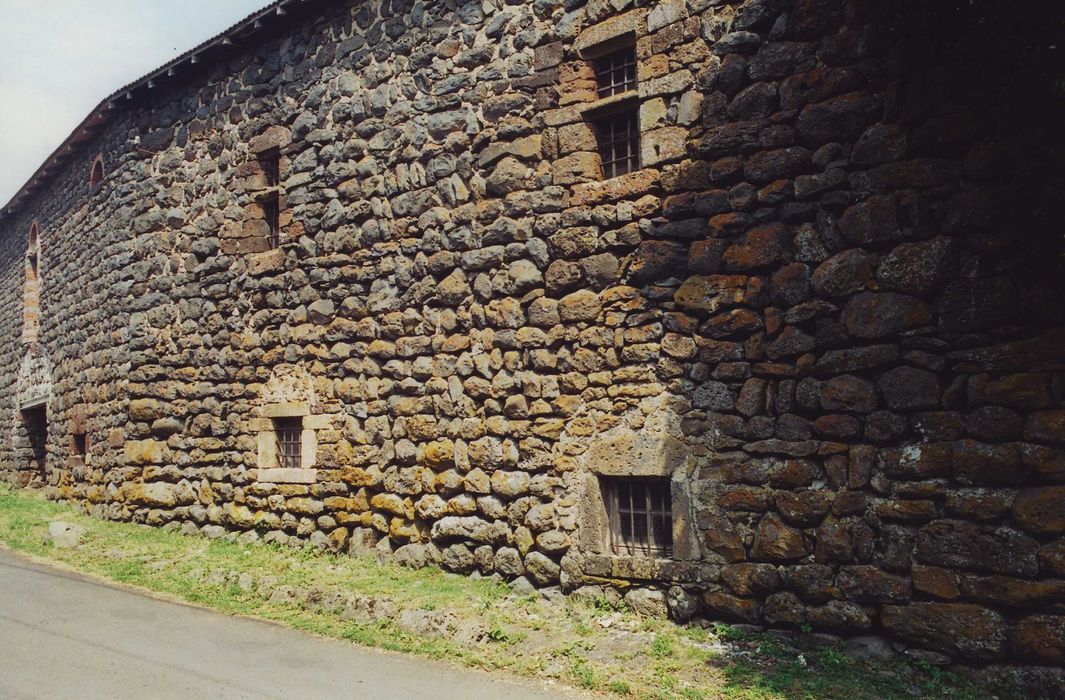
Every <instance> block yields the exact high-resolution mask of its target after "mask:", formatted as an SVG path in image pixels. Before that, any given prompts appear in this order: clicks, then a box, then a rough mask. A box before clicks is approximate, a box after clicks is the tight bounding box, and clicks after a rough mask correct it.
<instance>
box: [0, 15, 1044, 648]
mask: <svg viewBox="0 0 1065 700" xmlns="http://www.w3.org/2000/svg"><path fill="white" fill-rule="evenodd" d="M881 4H882V3H873V2H852V3H844V2H834V1H831V0H829V1H824V0H818V1H811V2H807V1H804V0H796V1H795V2H784V1H783V0H781V1H779V2H777V1H773V0H767V1H763V2H757V1H755V0H747V1H745V2H738V3H727V2H718V1H713V0H689V1H688V2H686V3H685V2H681V1H680V0H666V1H664V2H659V3H651V4H647V3H635V6H634V3H633V2H631V0H613V1H612V2H605V1H598V0H594V1H592V2H588V3H582V2H579V1H573V2H570V1H567V2H565V3H562V2H551V1H547V0H544V1H539V0H538V1H537V2H532V3H519V4H504V3H496V2H484V3H473V2H459V3H456V2H431V3H419V2H403V1H401V0H392V1H391V2H390V1H387V0H386V1H385V2H382V3H369V2H357V3H343V2H341V3H335V4H334V5H331V7H332V9H329V10H328V11H323V12H322V13H321V15H320V16H319V17H317V18H316V19H315V20H314V21H306V22H300V23H298V24H296V25H294V26H292V27H291V28H289V30H288V31H286V32H284V33H282V34H280V35H278V36H272V37H267V38H265V39H263V40H261V41H258V42H257V43H255V44H254V46H253V47H250V48H249V49H248V50H247V51H246V52H238V53H236V54H235V55H234V57H233V58H231V59H229V60H227V61H224V62H221V63H217V64H215V65H213V66H211V67H207V68H205V69H204V70H205V72H204V73H203V74H202V75H199V76H196V77H194V78H190V79H189V80H188V81H187V82H185V83H184V84H182V85H180V86H178V87H169V88H164V89H161V90H160V92H159V94H158V95H156V96H154V97H153V99H152V100H151V101H150V102H147V103H145V104H142V105H140V106H138V107H136V108H135V109H130V110H128V111H126V112H123V113H122V116H121V117H116V118H114V122H113V124H112V125H111V126H110V127H109V128H108V130H107V131H106V132H105V134H104V136H102V137H100V142H99V143H94V144H90V145H89V146H87V147H86V153H85V157H84V163H83V164H82V163H79V164H78V165H77V166H75V167H72V168H71V169H70V171H69V172H68V173H67V174H64V175H62V176H61V177H58V178H57V179H55V180H54V181H53V182H52V184H51V185H50V187H49V188H47V189H46V190H45V191H43V192H41V193H40V194H38V195H37V196H36V198H35V200H34V202H33V204H32V205H31V206H30V207H29V209H28V210H26V211H24V212H22V213H20V214H19V215H18V216H15V217H11V218H8V219H5V220H4V221H3V222H2V223H0V227H2V229H3V231H2V235H0V241H2V242H0V251H2V261H0V262H2V265H3V273H2V274H3V279H4V281H5V285H4V290H5V291H4V297H3V300H2V307H0V308H2V313H3V315H4V319H5V323H4V329H5V330H4V331H3V333H4V336H3V344H2V347H0V351H2V352H3V354H4V357H5V358H8V359H9V363H8V366H9V367H14V366H16V365H17V364H18V362H19V358H20V357H21V355H22V354H23V352H24V351H23V348H22V346H21V344H20V342H19V337H18V334H17V333H16V332H15V331H14V330H13V329H14V328H15V327H16V326H17V325H18V322H17V321H15V320H14V319H16V318H18V319H21V294H20V292H19V290H20V289H21V285H20V282H21V277H20V275H21V274H22V269H23V268H22V267H21V265H22V261H23V258H24V253H25V245H26V235H27V234H26V232H27V231H28V229H29V226H30V222H31V220H32V219H33V218H36V219H37V220H38V221H39V222H40V226H41V232H42V233H41V238H42V246H43V250H44V251H45V252H44V255H43V260H44V262H42V279H43V282H42V285H43V287H42V288H43V303H42V311H41V328H42V340H41V342H40V343H39V344H38V348H39V352H41V353H42V354H43V355H45V356H47V357H48V358H50V362H51V367H52V370H51V371H52V373H53V374H54V376H53V387H52V394H51V400H50V403H49V411H50V413H49V420H50V433H49V440H50V443H49V471H48V473H47V481H48V483H49V484H50V486H51V490H50V493H51V494H52V495H54V496H55V497H56V498H61V499H68V500H72V501H77V502H81V503H84V504H86V506H87V507H88V508H90V509H91V510H92V512H94V513H96V514H98V515H101V516H103V517H109V518H117V519H127V520H134V521H138V522H146V523H150V524H154V525H161V526H166V527H180V528H182V529H184V530H187V531H201V532H204V533H205V534H208V535H211V536H218V535H221V534H223V533H225V532H227V531H229V532H240V533H243V534H242V535H241V537H246V538H251V539H257V538H260V537H261V538H264V539H267V540H270V541H303V540H309V541H311V542H313V543H316V544H318V545H320V546H322V547H328V548H331V549H334V550H341V549H348V548H350V549H353V550H358V549H361V548H365V547H377V548H378V549H390V550H395V551H396V555H397V556H398V557H399V558H400V559H401V560H404V561H407V562H411V563H419V562H424V561H438V562H440V563H441V564H442V565H443V566H444V567H446V568H448V569H451V570H454V571H459V572H471V571H473V570H475V569H476V570H479V571H481V572H484V573H490V572H498V573H500V574H501V575H503V576H505V577H508V578H514V577H518V576H525V577H527V578H528V579H529V580H531V581H532V582H533V583H534V584H535V585H538V586H552V585H561V586H562V587H563V588H564V589H565V590H567V591H571V590H582V592H583V593H585V594H596V592H597V591H600V592H602V593H603V594H604V595H606V594H607V592H608V591H611V590H615V589H616V590H621V591H625V590H639V591H641V592H640V593H630V594H629V596H630V600H632V601H633V602H634V603H636V604H639V605H641V606H644V607H646V606H648V605H650V606H654V605H656V604H657V605H664V604H665V603H667V602H668V604H669V606H670V608H671V610H672V612H673V614H674V615H675V616H676V617H678V618H686V617H688V616H690V615H692V614H696V613H700V614H703V615H706V616H709V617H713V618H729V619H736V620H741V621H749V622H757V623H768V624H773V625H789V626H801V627H805V626H806V625H809V626H811V627H813V628H815V629H819V630H826V631H833V632H839V633H847V634H854V633H866V632H872V633H883V634H888V635H891V636H893V637H895V638H896V639H897V640H900V641H902V642H904V643H906V644H909V645H912V646H913V647H914V648H915V649H916V650H918V653H920V654H924V655H925V657H926V658H930V659H933V660H936V659H938V658H940V657H938V656H936V654H943V655H947V656H950V657H957V658H963V659H966V660H974V661H981V662H982V661H995V660H998V659H1004V658H1011V659H1013V660H1014V661H1018V662H1025V663H1034V664H1047V665H1061V664H1062V663H1063V661H1065V609H1063V607H1062V603H1061V601H1062V600H1063V598H1065V539H1063V533H1065V510H1063V509H1065V361H1063V353H1062V351H1061V342H1062V340H1063V339H1065V334H1063V332H1062V329H1063V327H1065V324H1063V323H1062V320H1063V319H1062V310H1061V306H1060V304H1056V303H1055V298H1056V295H1057V294H1059V293H1060V291H1061V288H1062V281H1061V272H1062V267H1061V258H1060V253H1061V245H1060V244H1061V241H1060V234H1059V233H1055V232H1054V231H1053V229H1052V228H1051V226H1052V224H1053V222H1054V221H1055V217H1054V216H1053V215H1052V213H1053V208H1052V203H1053V202H1054V201H1055V200H1054V198H1053V197H1052V196H1049V195H1050V194H1051V193H1052V192H1054V191H1057V190H1059V189H1060V183H1061V175H1060V173H1057V172H1055V171H1054V170H1053V169H1052V168H1051V167H1049V164H1052V163H1053V161H1054V159H1055V158H1056V157H1057V155H1060V152H1057V151H1055V150H1054V142H1053V141H1052V140H1050V139H1049V137H1048V136H1047V135H1048V134H1050V133H1051V125H1052V124H1053V123H1054V119H1055V118H1056V114H1057V113H1056V112H1055V111H1054V107H1053V104H1054V99H1053V97H1054V96H1053V93H1052V90H1053V84H1054V80H1053V76H1049V75H1044V74H1042V73H1040V69H1039V68H1031V67H1030V66H1032V65H1037V66H1038V65H1042V64H1041V63H1040V62H1039V61H1038V60H1037V59H1038V58H1039V56H1040V55H1041V54H1040V53H1039V52H1040V51H1042V50H1044V49H1045V45H1042V44H1039V41H1038V37H1039V33H1038V31H1037V32H1035V33H1034V34H1032V33H1030V32H1027V30H1028V29H1031V28H1032V27H1035V28H1038V27H1039V26H1040V23H1039V21H1038V20H1039V18H1034V17H1031V16H1026V17H1025V16H1022V17H1017V16H1012V15H1011V16H1010V17H1009V18H1007V19H1009V21H1003V18H1002V17H998V16H994V17H992V18H991V19H993V20H994V21H991V22H988V21H986V20H987V19H988V17H986V16H984V15H982V14H981V13H986V12H990V10H987V9H986V8H984V7H981V6H979V4H978V5H977V7H967V8H963V9H957V10H947V9H934V10H928V9H924V8H922V7H920V6H918V5H914V6H913V7H910V6H909V4H908V3H902V4H900V5H898V6H897V7H893V8H886V9H885V8H883V7H879V5H881ZM644 5H646V6H644ZM1011 22H1012V23H1011ZM1029 23H1030V24H1031V26H1029ZM1021 29H1024V30H1025V31H1021ZM1026 32H1027V33H1026ZM1022 36H1023V37H1025V38H1024V39H1023V40H1022V39H1020V38H1019V37H1022ZM628 37H631V39H628ZM626 40H634V41H635V45H636V52H637V58H638V74H639V76H638V77H639V88H638V103H639V120H640V129H641V138H642V165H643V168H642V169H640V170H639V171H637V172H635V173H631V174H629V175H624V176H621V177H619V178H615V179H612V180H608V181H602V179H601V177H600V175H599V160H598V156H597V155H596V153H595V150H596V146H595V135H594V132H593V131H592V129H591V127H590V125H589V119H590V112H589V111H588V110H589V108H590V107H603V105H602V104H600V102H599V101H597V99H596V93H595V76H594V72H593V71H592V68H591V65H590V63H589V61H588V57H589V56H592V55H595V53H596V50H597V48H598V47H600V46H602V45H603V44H604V42H605V43H607V44H609V43H610V42H617V41H626ZM1007 49H1009V50H1007ZM1004 55H1006V56H1009V57H1011V59H1012V60H1004V59H1003V56H1004ZM1019 65H1020V66H1025V71H1027V72H1025V73H1024V74H1023V76H1022V75H1021V73H1020V71H1019V69H1018V67H1017V66H1019ZM988 85H993V86H995V88H994V89H989V88H988ZM1059 102H1060V100H1059ZM1018 105H1025V107H1024V109H1020V108H1019V107H1018ZM1036 105H1045V106H1046V108H1045V109H1043V108H1036V107H1035V106H1036ZM607 106H609V105H607ZM1059 111H1060V110H1059ZM1040 145H1041V146H1040ZM97 151H99V152H102V153H103V154H104V162H105V164H106V167H107V170H108V176H107V178H106V179H105V181H104V183H103V184H102V185H101V186H100V187H99V188H98V190H95V191H87V185H84V184H82V183H83V182H87V178H88V168H89V167H90V164H91V160H92V158H93V157H94V156H95V154H96V152H97ZM274 152H276V153H277V154H278V156H279V166H280V187H279V190H278V191H279V193H280V195H279V196H280V209H281V214H280V238H281V246H280V247H279V248H277V249H271V248H270V246H269V244H268V229H269V226H268V223H267V221H268V219H269V214H268V213H267V212H265V211H264V208H263V207H262V206H261V205H260V202H261V197H262V195H263V193H264V192H266V191H268V190H270V187H271V184H270V182H269V181H268V180H269V176H268V173H267V172H266V170H268V168H267V169H264V166H263V162H264V158H270V157H272V156H270V155H269V154H271V153H274ZM82 165H84V167H82ZM82 171H84V172H82ZM1057 220H1060V219H1057ZM2 381H3V382H4V383H5V384H4V387H3V388H4V392H3V400H4V401H5V402H6V403H5V405H4V406H5V408H4V411H5V413H4V415H3V420H4V421H6V426H7V427H6V429H5V430H4V431H3V436H0V451H2V454H3V460H4V465H5V467H6V468H7V469H8V470H9V472H8V473H9V475H10V477H11V478H16V476H17V474H18V473H19V471H18V470H19V469H20V466H22V465H24V463H25V457H24V456H23V455H22V454H20V452H19V449H20V447H19V445H20V444H21V443H20V442H19V440H22V438H20V437H19V436H18V433H19V431H20V430H22V427H21V422H20V421H19V420H18V414H17V410H16V409H15V404H14V401H15V399H14V398H13V396H14V391H13V389H12V387H13V386H14V383H15V378H14V376H13V374H11V373H4V374H3V376H2ZM79 416H84V418H83V419H82V418H80V417H79ZM279 416H298V417H299V418H300V419H301V420H302V426H303V433H304V435H303V438H302V439H303V444H304V446H305V449H304V454H305V455H307V454H308V453H310V454H312V455H313V461H312V463H310V464H309V465H307V468H300V469H291V470H279V469H277V468H276V467H277V465H276V464H274V463H273V462H271V461H270V459H268V458H266V457H264V455H266V456H267V457H268V456H269V455H271V454H272V452H271V450H272V449H273V447H272V445H273V442H272V438H271V435H272V434H271V433H270V430H271V425H272V420H273V419H274V418H276V417H279ZM78 420H83V421H84V425H85V430H86V431H87V432H88V434H89V436H90V445H91V449H90V455H89V457H88V459H87V462H88V464H83V463H82V462H81V461H80V460H79V458H76V457H74V458H69V457H68V452H69V435H70V432H71V430H73V428H71V427H70V426H71V425H73V424H74V423H76V422H77V421H78ZM21 473H23V474H26V473H27V472H26V471H25V470H23V471H22V472H21ZM619 475H620V476H625V475H630V476H660V477H668V478H669V479H670V484H671V488H672V500H673V504H672V505H673V525H674V532H673V552H672V556H671V557H670V558H668V559H649V558H642V557H627V556H618V555H616V554H614V553H612V551H611V550H610V548H609V547H608V546H606V538H605V535H606V531H607V529H608V527H609V526H608V525H607V523H606V522H605V511H604V506H603V503H602V498H601V495H600V489H599V479H600V478H602V477H609V476H619ZM21 480H22V481H23V482H25V481H26V480H27V479H26V478H22V479H21ZM596 587H604V588H602V589H599V588H596ZM648 589H650V590H651V591H652V592H650V593H648Z"/></svg>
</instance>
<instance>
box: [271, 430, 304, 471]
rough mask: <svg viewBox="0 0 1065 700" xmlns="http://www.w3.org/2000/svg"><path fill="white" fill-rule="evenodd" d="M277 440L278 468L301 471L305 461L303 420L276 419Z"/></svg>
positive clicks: (275, 432) (275, 431)
mask: <svg viewBox="0 0 1065 700" xmlns="http://www.w3.org/2000/svg"><path fill="white" fill-rule="evenodd" d="M274 436H275V437H276V438H277V466H279V467H281V468H282V469H299V468H300V466H301V462H302V460H303V419H302V418H274Z"/></svg>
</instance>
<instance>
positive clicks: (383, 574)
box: [0, 484, 1004, 700]
mask: <svg viewBox="0 0 1065 700" xmlns="http://www.w3.org/2000/svg"><path fill="white" fill-rule="evenodd" d="M55 520H62V521H64V522H70V523H75V524H77V525H80V526H82V527H84V528H85V534H84V536H83V537H82V539H81V543H80V544H79V545H78V546H77V547H74V548H69V549H63V548H58V547H55V546H54V545H53V544H51V543H50V542H49V541H47V537H46V533H47V529H48V523H49V522H51V521H55ZM0 542H2V543H3V544H4V545H6V546H7V547H9V548H10V549H12V550H15V551H18V552H24V553H27V554H32V555H36V556H38V557H44V558H47V559H51V560H54V561H57V562H62V563H63V564H66V565H67V566H70V567H72V568H74V569H77V570H80V571H84V572H86V573H90V574H95V575H98V576H102V577H105V578H107V579H110V580H112V581H116V582H120V583H124V584H129V585H133V586H137V587H140V588H144V589H147V590H149V591H154V592H157V593H163V594H166V595H168V596H172V597H176V598H178V599H180V600H183V601H187V602H189V603H193V604H196V605H201V606H204V607H208V608H211V609H214V610H217V611H219V612H223V613H227V614H240V615H247V616H252V617H258V618H263V619H267V620H273V621H275V622H280V623H283V624H286V625H289V626H291V627H294V628H297V629H302V630H307V631H311V632H314V633H317V634H321V635H325V636H328V637H334V638H338V639H346V640H350V641H353V642H355V643H358V644H362V645H365V646H370V647H377V648H381V649H388V650H392V651H398V652H404V653H411V654H418V655H421V656H425V657H429V658H433V659H445V660H449V661H453V662H457V663H460V664H464V665H467V666H471V667H478V668H483V669H488V670H503V671H506V672H509V673H512V674H515V675H519V676H526V677H536V678H540V679H544V678H548V679H554V680H556V681H557V682H559V683H561V684H564V685H569V686H573V687H577V688H582V689H586V690H590V691H595V692H598V693H603V694H607V695H613V696H615V697H632V698H641V699H644V698H646V699H654V700H658V699H662V700H672V699H684V700H695V699H704V698H705V699H707V700H710V699H711V698H713V699H724V700H831V699H835V698H838V699H840V700H903V699H910V698H928V699H929V700H931V699H933V698H935V699H937V700H939V699H941V698H957V699H958V700H978V699H979V700H988V699H989V698H992V697H995V695H994V694H993V693H991V692H990V691H989V690H988V689H984V688H978V687H975V686H972V685H970V684H969V683H967V682H966V681H965V680H964V679H962V678H959V677H957V676H955V675H954V674H952V673H949V672H946V671H940V670H937V669H931V668H927V667H924V668H921V667H917V666H914V665H912V664H909V663H906V662H904V661H902V660H892V661H887V662H885V661H877V662H864V661H859V660H855V659H852V658H850V657H848V656H846V655H844V654H843V653H841V651H840V649H839V648H838V647H836V646H831V645H829V646H825V645H820V644H815V643H814V638H813V637H810V638H804V637H803V636H801V635H800V636H799V637H798V638H796V639H787V638H783V637H781V636H779V635H774V634H772V633H750V632H746V631H740V630H737V629H735V628H732V627H729V626H726V625H718V626H714V627H712V628H709V629H708V628H703V627H699V626H690V627H679V626H677V625H675V624H673V623H671V622H669V621H666V620H652V619H647V618H641V617H639V616H637V615H635V614H632V613H630V612H627V611H618V610H612V609H610V608H609V607H608V606H606V605H605V604H584V603H579V602H577V601H574V600H558V599H545V598H543V597H541V596H540V595H538V594H537V595H529V596H519V595H516V594H514V593H512V592H511V590H510V589H509V588H508V587H507V585H506V584H504V583H502V582H501V581H498V580H496V579H494V578H482V579H474V578H470V577H464V576H456V575H453V574H448V573H445V572H443V571H441V570H439V569H437V568H433V567H429V568H425V569H419V570H410V569H405V568H401V567H399V566H396V565H394V564H391V563H388V562H381V561H378V560H377V559H374V558H372V557H351V556H334V555H329V554H324V553H320V552H316V551H312V550H309V549H289V548H280V547H277V546H273V545H267V544H261V543H251V544H246V543H239V542H233V541H227V540H207V539H204V538H201V537H193V536H186V535H181V534H179V533H176V532H168V531H164V530H160V529H156V528H149V527H145V526H141V525H135V524H131V523H114V522H105V521H101V520H96V519H94V518H90V517H87V516H85V515H82V514H81V513H79V512H77V511H75V510H74V509H73V508H71V507H69V506H65V505H61V504H57V503H53V502H51V501H47V500H45V499H44V498H43V497H42V496H41V495H40V494H37V493H34V492H31V491H23V490H13V489H11V488H10V487H8V486H6V485H3V484H0ZM604 602H605V601H602V602H601V603H604ZM998 697H1004V696H1003V695H999V696H998Z"/></svg>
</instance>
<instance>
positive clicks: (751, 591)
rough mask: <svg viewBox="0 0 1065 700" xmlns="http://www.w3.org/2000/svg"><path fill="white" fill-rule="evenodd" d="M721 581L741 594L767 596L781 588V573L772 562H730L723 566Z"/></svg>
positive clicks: (734, 591) (731, 589) (737, 593)
mask: <svg viewBox="0 0 1065 700" xmlns="http://www.w3.org/2000/svg"><path fill="white" fill-rule="evenodd" d="M721 583H723V584H725V585H726V586H727V587H728V588H729V590H730V591H732V592H733V593H735V594H736V595H740V596H765V595H768V594H770V593H773V592H774V591H776V590H777V589H778V588H780V575H779V574H778V573H777V568H776V567H775V566H773V565H772V564H748V563H744V564H728V565H726V566H723V567H721Z"/></svg>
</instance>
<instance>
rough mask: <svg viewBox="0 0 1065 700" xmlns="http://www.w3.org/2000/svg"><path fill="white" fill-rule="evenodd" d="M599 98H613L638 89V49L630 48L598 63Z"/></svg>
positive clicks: (596, 73) (596, 74)
mask: <svg viewBox="0 0 1065 700" xmlns="http://www.w3.org/2000/svg"><path fill="white" fill-rule="evenodd" d="M595 78H596V83H597V84H598V90H597V92H598V95H599V97H601V98H603V97H612V96H614V95H620V94H621V93H623V92H628V91H630V90H635V89H636V49H635V47H629V48H627V49H623V50H621V51H618V52H616V53H613V54H611V55H609V56H607V57H605V58H602V59H600V60H599V61H598V62H597V63H596V72H595Z"/></svg>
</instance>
